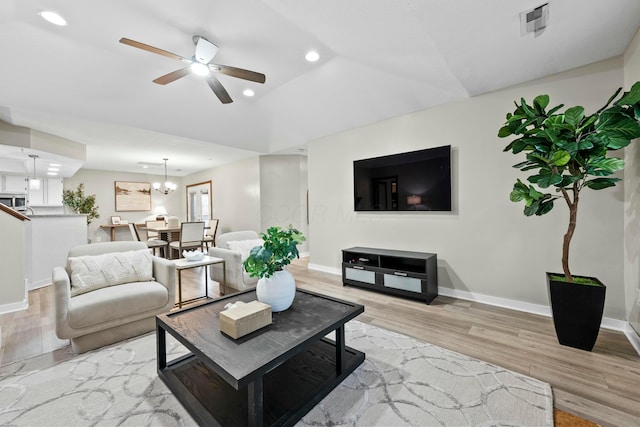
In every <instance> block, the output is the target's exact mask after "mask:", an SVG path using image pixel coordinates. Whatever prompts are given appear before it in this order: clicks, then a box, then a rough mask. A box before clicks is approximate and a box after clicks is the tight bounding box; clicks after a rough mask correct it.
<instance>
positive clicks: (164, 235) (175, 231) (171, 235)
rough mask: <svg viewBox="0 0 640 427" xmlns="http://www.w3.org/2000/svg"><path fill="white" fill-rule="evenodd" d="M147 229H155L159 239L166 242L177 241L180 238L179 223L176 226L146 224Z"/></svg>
mask: <svg viewBox="0 0 640 427" xmlns="http://www.w3.org/2000/svg"><path fill="white" fill-rule="evenodd" d="M147 231H155V232H157V233H158V235H159V237H160V240H164V241H167V242H177V241H179V240H180V224H178V225H176V226H169V225H166V224H165V225H156V226H152V225H150V226H148V227H147Z"/></svg>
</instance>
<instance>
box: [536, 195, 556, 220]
mask: <svg viewBox="0 0 640 427" xmlns="http://www.w3.org/2000/svg"><path fill="white" fill-rule="evenodd" d="M551 209H553V199H552V200H545V201H544V202H542V203H540V207H539V208H538V210H537V211H536V215H538V216H542V215H544V214H546V213H548V212H549V211H550V210H551Z"/></svg>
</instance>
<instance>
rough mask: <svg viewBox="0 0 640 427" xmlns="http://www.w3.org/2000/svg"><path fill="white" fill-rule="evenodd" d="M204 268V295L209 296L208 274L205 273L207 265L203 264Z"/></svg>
mask: <svg viewBox="0 0 640 427" xmlns="http://www.w3.org/2000/svg"><path fill="white" fill-rule="evenodd" d="M202 267H203V268H204V296H205V297H207V298H209V274H208V273H207V269H208V268H209V266H208V265H203V266H202Z"/></svg>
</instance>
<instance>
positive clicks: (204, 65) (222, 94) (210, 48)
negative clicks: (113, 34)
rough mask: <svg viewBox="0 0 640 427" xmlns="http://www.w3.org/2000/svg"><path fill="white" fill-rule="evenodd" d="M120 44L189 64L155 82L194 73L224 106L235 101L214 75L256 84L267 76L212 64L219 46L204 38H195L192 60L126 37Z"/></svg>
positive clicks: (162, 82) (262, 81) (160, 82)
mask: <svg viewBox="0 0 640 427" xmlns="http://www.w3.org/2000/svg"><path fill="white" fill-rule="evenodd" d="M120 43H123V44H126V45H129V46H133V47H137V48H138V49H142V50H146V51H148V52H152V53H157V54H158V55H163V56H166V57H168V58H173V59H177V60H178V61H182V62H185V63H187V64H189V65H187V66H186V67H184V68H180V69H179V70H176V71H172V72H170V73H169V74H165V75H164V76H160V77H158V78H157V79H155V80H154V81H153V82H154V83H157V84H160V85H166V84H168V83H171V82H174V81H176V80H178V79H179V78H182V77H184V76H186V75H187V74H189V73H191V72H193V73H195V74H199V75H202V76H204V77H206V79H207V83H208V84H209V87H210V88H211V90H212V91H213V93H215V94H216V96H217V97H218V99H219V100H220V101H221V102H222V103H223V104H229V103H231V102H233V100H232V99H231V97H230V96H229V93H227V90H226V89H225V88H224V87H223V86H222V83H220V80H218V79H217V78H216V77H215V76H214V75H213V73H220V74H225V75H227V76H231V77H236V78H239V79H244V80H249V81H252V82H256V83H264V82H265V75H264V74H262V73H257V72H255V71H250V70H245V69H243V68H236V67H229V66H228V65H219V64H212V63H211V61H213V58H214V57H215V56H216V53H218V46H216V45H215V44H213V43H211V42H210V41H209V40H207V39H205V38H204V37H202V36H197V35H196V36H193V43H194V44H195V45H196V51H195V54H194V55H193V56H192V57H191V58H185V57H184V56H180V55H176V54H175V53H171V52H168V51H166V50H162V49H159V48H157V47H154V46H150V45H148V44H144V43H141V42H138V41H135V40H131V39H128V38H126V37H123V38H121V39H120Z"/></svg>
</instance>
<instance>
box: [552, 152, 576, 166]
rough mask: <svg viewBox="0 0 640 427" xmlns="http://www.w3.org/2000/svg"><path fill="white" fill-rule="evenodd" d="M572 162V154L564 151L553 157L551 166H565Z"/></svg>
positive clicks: (554, 154) (556, 153)
mask: <svg viewBox="0 0 640 427" xmlns="http://www.w3.org/2000/svg"><path fill="white" fill-rule="evenodd" d="M569 160H571V154H569V153H568V152H567V151H564V150H558V151H556V152H555V153H553V155H552V156H551V160H550V161H551V164H553V165H554V166H564V165H566V164H567V163H569Z"/></svg>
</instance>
